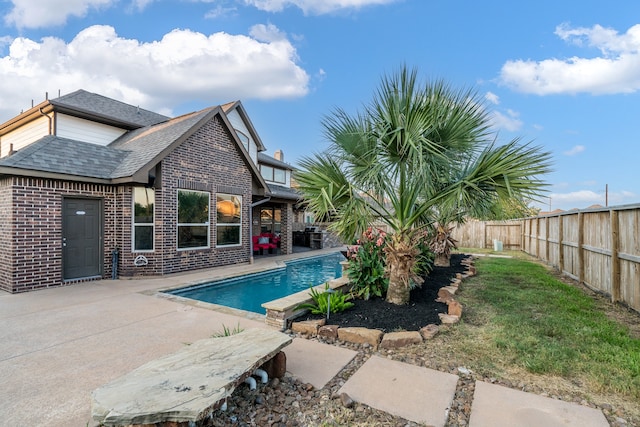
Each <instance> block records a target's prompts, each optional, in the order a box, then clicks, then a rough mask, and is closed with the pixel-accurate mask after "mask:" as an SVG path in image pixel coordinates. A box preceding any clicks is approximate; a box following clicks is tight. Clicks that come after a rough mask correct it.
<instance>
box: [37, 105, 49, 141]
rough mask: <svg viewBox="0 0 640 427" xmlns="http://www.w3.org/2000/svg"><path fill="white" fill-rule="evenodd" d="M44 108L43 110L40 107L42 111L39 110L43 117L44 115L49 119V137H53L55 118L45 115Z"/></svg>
mask: <svg viewBox="0 0 640 427" xmlns="http://www.w3.org/2000/svg"><path fill="white" fill-rule="evenodd" d="M42 108H43V107H40V109H39V110H38V111H40V114H42V115H43V116H45V117H46V118H47V119H49V135H53V118H52V117H49V115H48V114H45V113H44V112H43V111H42Z"/></svg>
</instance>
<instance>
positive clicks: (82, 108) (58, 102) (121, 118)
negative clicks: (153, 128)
mask: <svg viewBox="0 0 640 427" xmlns="http://www.w3.org/2000/svg"><path fill="white" fill-rule="evenodd" d="M49 102H50V103H51V104H52V105H53V106H55V107H64V108H68V109H71V110H74V111H76V112H78V113H85V114H91V115H93V116H96V117H102V118H104V119H106V120H109V121H116V122H120V123H123V124H128V125H135V127H142V126H149V125H155V124H158V123H161V122H164V121H166V120H168V119H169V117H167V116H164V115H162V114H158V113H154V112H153V111H149V110H145V109H143V108H139V107H136V106H133V105H130V104H125V103H124V102H120V101H116V100H115V99H111V98H107V97H106V96H102V95H98V94H96V93H91V92H87V91H86V90H82V89H81V90H77V91H75V92H72V93H70V94H67V95H63V96H61V97H58V98H55V99H51V100H50V101H49Z"/></svg>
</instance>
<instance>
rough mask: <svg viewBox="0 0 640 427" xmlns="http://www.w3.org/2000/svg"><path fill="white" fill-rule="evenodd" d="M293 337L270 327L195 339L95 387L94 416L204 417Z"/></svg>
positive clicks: (121, 422)
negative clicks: (191, 342)
mask: <svg viewBox="0 0 640 427" xmlns="http://www.w3.org/2000/svg"><path fill="white" fill-rule="evenodd" d="M290 342H291V337H289V336H288V335H285V334H283V333H281V332H278V331H274V330H269V329H247V330H245V331H243V332H241V333H239V334H235V335H230V336H227V337H220V338H209V339H204V340H200V341H196V342H195V343H193V344H191V345H188V346H184V347H183V348H182V349H180V350H178V351H177V352H175V353H172V354H169V355H167V356H164V357H161V358H159V359H156V360H153V361H151V362H148V363H146V364H144V365H142V366H140V367H139V368H137V369H135V370H133V371H131V372H129V373H128V374H126V375H124V376H122V377H120V378H117V379H115V380H114V381H111V382H110V383H107V384H105V385H103V386H102V387H100V388H98V389H96V390H95V391H94V392H93V393H92V395H91V398H92V402H91V403H92V404H91V415H92V418H93V420H95V421H97V422H99V423H102V424H104V425H108V426H128V425H131V424H158V423H162V422H167V421H173V422H186V421H198V420H201V419H203V418H204V417H206V416H208V415H209V413H211V412H212V411H213V410H214V409H216V408H217V407H219V406H220V405H222V404H223V403H224V400H225V399H226V398H227V397H228V396H229V395H231V393H233V391H234V389H235V388H236V387H237V386H238V385H239V384H241V383H242V382H243V381H244V380H245V379H246V378H247V377H249V376H250V375H251V374H252V373H253V372H254V371H255V370H256V369H257V368H259V367H260V366H261V365H262V364H263V363H264V362H266V361H268V360H270V359H272V358H273V357H274V356H275V355H276V354H277V353H278V352H279V351H280V350H281V349H282V348H283V347H285V346H286V345H288V344H289V343H290Z"/></svg>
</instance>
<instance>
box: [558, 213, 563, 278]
mask: <svg viewBox="0 0 640 427" xmlns="http://www.w3.org/2000/svg"><path fill="white" fill-rule="evenodd" d="M558 221H559V222H558V268H560V274H562V273H563V272H564V246H562V234H563V233H564V229H563V227H564V225H563V224H564V221H563V218H562V215H558Z"/></svg>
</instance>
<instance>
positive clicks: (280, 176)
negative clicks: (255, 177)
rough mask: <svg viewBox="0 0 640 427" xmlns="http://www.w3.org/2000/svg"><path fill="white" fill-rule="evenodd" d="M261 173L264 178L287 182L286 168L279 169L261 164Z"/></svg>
mask: <svg viewBox="0 0 640 427" xmlns="http://www.w3.org/2000/svg"><path fill="white" fill-rule="evenodd" d="M260 174H261V175H262V177H263V178H264V179H266V180H267V181H271V182H279V183H282V184H284V183H285V182H286V173H285V170H284V169H278V168H274V167H271V166H266V165H260Z"/></svg>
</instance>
